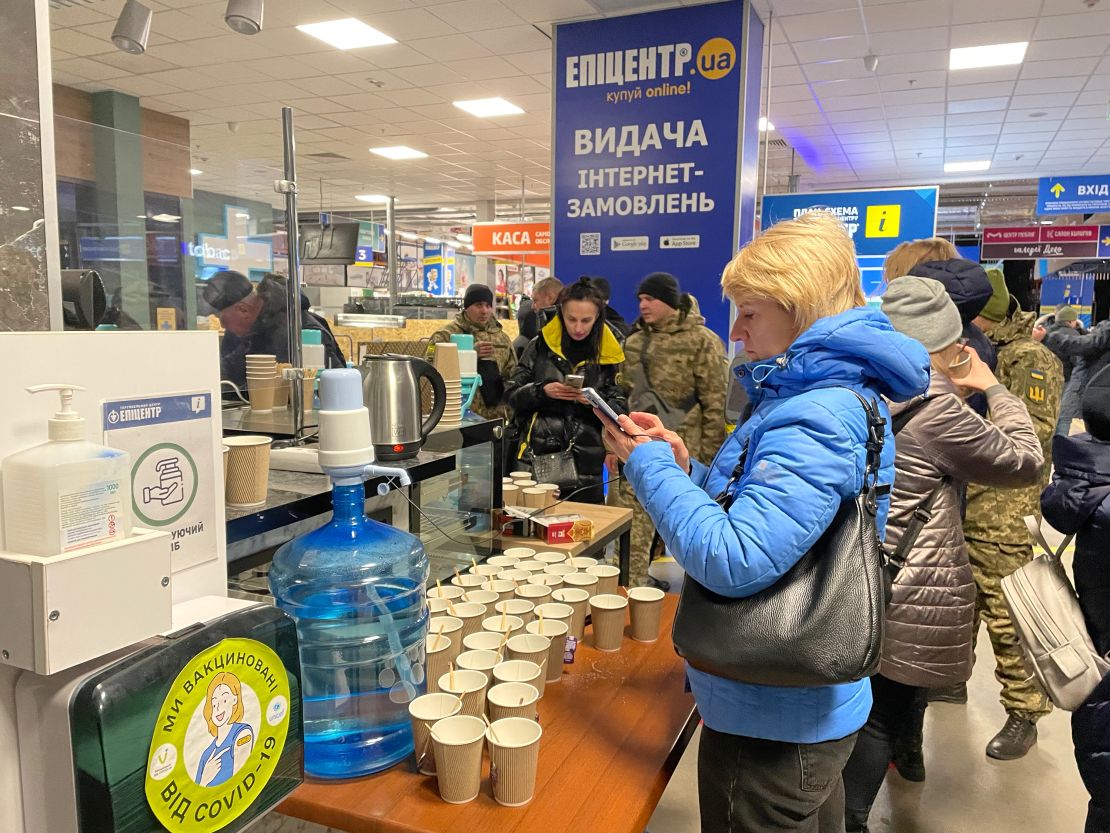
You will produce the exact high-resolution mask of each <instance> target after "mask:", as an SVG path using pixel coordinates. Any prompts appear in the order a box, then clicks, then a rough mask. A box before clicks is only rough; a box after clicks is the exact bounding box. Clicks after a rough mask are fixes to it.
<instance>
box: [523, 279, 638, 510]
mask: <svg viewBox="0 0 1110 833" xmlns="http://www.w3.org/2000/svg"><path fill="white" fill-rule="evenodd" d="M623 362H624V351H623V350H621V346H620V343H619V342H618V341H617V338H616V336H614V335H613V332H612V330H610V328H609V327H608V326H606V323H605V300H604V298H602V297H601V294H600V293H599V292H598V291H597V288H596V287H595V286H593V285H592V284H591V283H590V281H589V280H588V279H586V278H583V279H582V280H580V281H578V282H577V283H574V284H571V285H570V286H568V287H566V288H565V289H563V291H562V293H561V294H560V295H559V301H558V315H556V316H555V317H554V318H552V319H551V320H550V321H549V322H548V323H547V324H546V325H544V327H543V329H542V330H541V331H540V334H539V336H537V337H536V338H534V339H533V340H532V342H531V343H530V344H529V345H528V347H527V348H525V350H524V353H523V354H522V355H521V357H520V362H519V363H518V364H517V368H516V372H515V373H513V376H512V380H511V381H510V383H509V388H508V399H509V405H510V406H511V407H512V409H513V411H514V413H515V415H516V417H515V418H516V424H517V430H518V431H519V435H520V437H521V443H520V446H519V447H518V448H517V449H516V450H515V457H516V460H517V468H524V469H527V468H530V467H531V465H532V461H533V459H534V458H535V457H537V456H541V455H545V454H556V453H559V452H565V451H567V450H568V449H569V450H570V452H571V453H570V455H569V457H570V458H571V459H572V460H573V463H574V469H575V472H574V473H573V474H572V475H570V476H569V477H568V478H567V479H566V480H565V481H564V482H562V483H559V484H558V485H559V489H560V494H561V495H562V497H564V498H565V497H567V496H568V495H569V494H570V493H571V492H573V491H577V490H579V489H584V491H582V492H579V493H578V494H576V495H575V496H574V499H575V500H578V501H584V502H587V503H603V502H604V494H603V491H602V485H601V484H602V470H603V468H604V464H605V447H604V445H603V444H602V440H601V433H602V430H601V422H600V421H599V420H598V418H597V417H596V416H594V412H593V409H592V408H591V407H590V406H589V405H588V404H586V399H585V397H584V396H583V395H582V391H581V390H580V389H579V388H578V387H572V386H571V385H568V384H566V377H567V376H569V375H572V374H574V375H580V376H583V377H585V378H584V382H583V387H591V388H593V389H594V390H596V391H597V392H598V393H599V394H600V395H601V397H602V398H603V399H604V400H605V401H606V402H608V403H609V405H610V406H611V407H612V408H613V410H615V411H617V412H618V413H623V412H625V411H626V410H627V395H626V393H625V391H624V388H622V387H621V385H620V384H619V376H620V370H621V365H622V364H623ZM568 462H569V461H568ZM589 487H593V488H589Z"/></svg>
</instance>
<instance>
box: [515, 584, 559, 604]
mask: <svg viewBox="0 0 1110 833" xmlns="http://www.w3.org/2000/svg"><path fill="white" fill-rule="evenodd" d="M516 597H517V598H518V599H527V600H528V601H530V602H531V603H532V604H533V605H538V604H543V603H544V602H549V601H551V588H550V587H548V586H547V585H546V584H521V585H519V586H518V587H517V588H516Z"/></svg>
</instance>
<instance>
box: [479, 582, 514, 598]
mask: <svg viewBox="0 0 1110 833" xmlns="http://www.w3.org/2000/svg"><path fill="white" fill-rule="evenodd" d="M482 589H483V590H492V591H493V592H494V593H496V594H497V595H498V597H499V598H500V600H501V601H505V600H506V599H511V598H512V597H513V596H515V595H516V582H513V581H505V580H504V579H494V580H493V581H487V582H486V583H485V584H483V585H482Z"/></svg>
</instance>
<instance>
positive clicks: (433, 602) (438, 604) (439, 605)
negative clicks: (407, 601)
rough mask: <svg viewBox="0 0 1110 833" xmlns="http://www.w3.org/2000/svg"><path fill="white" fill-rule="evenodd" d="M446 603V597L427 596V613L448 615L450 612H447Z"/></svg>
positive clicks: (447, 602)
mask: <svg viewBox="0 0 1110 833" xmlns="http://www.w3.org/2000/svg"><path fill="white" fill-rule="evenodd" d="M448 604H449V601H448V600H447V599H436V598H429V599H428V613H430V614H431V615H432V616H438V615H440V614H443V615H444V616H450V615H451V614H450V613H449V612H448V611H449V608H448Z"/></svg>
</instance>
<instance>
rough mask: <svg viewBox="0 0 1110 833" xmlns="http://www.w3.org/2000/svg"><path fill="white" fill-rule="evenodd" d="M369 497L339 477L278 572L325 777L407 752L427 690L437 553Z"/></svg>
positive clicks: (281, 556) (285, 549) (311, 761)
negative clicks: (318, 522) (384, 517)
mask: <svg viewBox="0 0 1110 833" xmlns="http://www.w3.org/2000/svg"><path fill="white" fill-rule="evenodd" d="M341 372H346V373H350V372H351V371H341ZM356 373H357V371H356ZM364 494H365V492H364V488H363V485H362V483H361V482H359V483H357V484H347V485H340V484H338V483H337V484H336V485H335V487H334V488H333V491H332V504H333V509H334V515H333V517H332V520H331V522H330V523H328V524H327V525H325V526H323V527H321V528H319V529H317V530H315V531H313V532H309V533H308V534H306V535H302V536H300V537H299V538H295V539H293V540H292V541H290V542H289V543H287V544H285V545H284V546H282V547H281V549H279V550H278V551H277V553H276V554H275V556H274V559H273V565H272V567H271V570H270V589H271V592H272V593H273V594H274V598H275V599H276V601H277V605H278V607H280V608H281V609H282V610H284V611H285V612H286V613H288V614H289V615H290V616H292V617H293V618H294V619H296V620H297V637H298V640H299V642H300V655H301V675H302V681H303V682H302V696H303V699H304V738H305V756H304V757H305V761H304V768H305V771H306V772H308V773H309V774H310V775H314V776H316V777H318V778H351V777H354V776H358V775H366V774H368V773H371V772H377V771H379V770H382V769H385V768H387V767H389V766H392V765H393V764H395V763H397V762H398V761H401V760H403V759H404V758H405V757H407V756H408V755H409V754H410V753H411V752H412V748H413V740H412V729H411V728H410V725H409V717H408V705H409V703H410V702H411V701H412V700H413V698H415V697H417V696H419V695H420V694H423V693H424V691H425V690H426V683H425V679H424V637H425V634H426V630H427V617H428V614H427V607H426V605H425V594H424V586H425V583H426V582H427V580H428V558H427V555H426V554H425V552H424V547H423V545H421V543H420V539H418V538H416V537H415V536H413V535H410V534H408V533H407V532H402V531H401V530H398V529H394V528H393V527H390V526H387V525H385V524H382V523H378V522H377V521H373V520H371V519H370V518H368V517H367V516H366V513H365V511H364Z"/></svg>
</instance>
